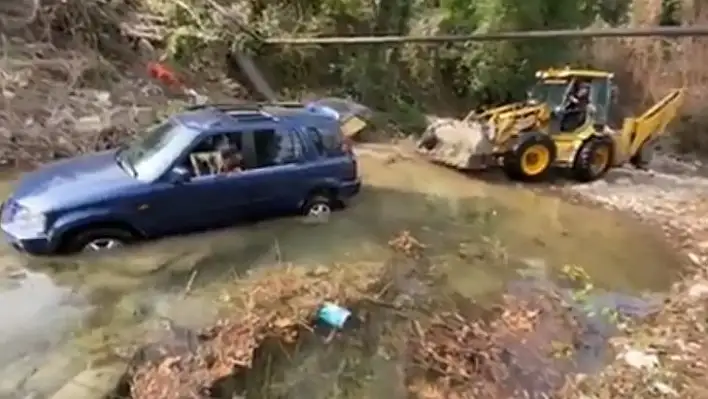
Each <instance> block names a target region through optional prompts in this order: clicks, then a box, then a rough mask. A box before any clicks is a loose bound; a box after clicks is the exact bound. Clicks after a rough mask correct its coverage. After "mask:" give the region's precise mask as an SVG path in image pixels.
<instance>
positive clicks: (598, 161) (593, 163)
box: [590, 146, 610, 174]
mask: <svg viewBox="0 0 708 399" xmlns="http://www.w3.org/2000/svg"><path fill="white" fill-rule="evenodd" d="M609 162H610V149H609V148H607V147H606V146H603V147H600V148H598V149H597V150H596V151H595V153H594V154H593V155H592V159H591V160H590V168H591V169H592V173H593V174H599V173H602V171H603V170H605V168H606V167H607V164H608V163H609Z"/></svg>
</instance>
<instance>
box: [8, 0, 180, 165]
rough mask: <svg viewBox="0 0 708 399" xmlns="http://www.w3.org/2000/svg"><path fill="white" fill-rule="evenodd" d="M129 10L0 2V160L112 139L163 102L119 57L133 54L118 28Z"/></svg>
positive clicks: (75, 149)
mask: <svg viewBox="0 0 708 399" xmlns="http://www.w3.org/2000/svg"><path fill="white" fill-rule="evenodd" d="M25 3H26V4H25ZM130 8H131V6H130V4H129V2H124V1H119V2H112V3H110V4H100V3H98V2H88V3H86V2H79V1H75V0H70V1H49V2H39V1H36V2H31V1H28V2H22V1H12V2H7V4H4V5H3V7H2V10H0V15H1V16H2V17H3V18H1V19H0V20H1V21H2V24H3V28H4V29H3V30H2V31H1V32H2V35H0V40H1V41H2V54H1V56H0V95H1V98H0V102H1V107H0V122H1V123H0V124H1V125H2V127H0V162H2V163H4V164H8V163H10V164H26V163H35V162H41V161H46V160H49V159H54V158H58V157H63V156H67V155H72V154H76V153H81V152H87V151H94V150H99V149H103V148H106V147H107V146H110V145H115V143H116V141H117V140H118V139H119V138H120V139H123V140H124V139H125V138H126V135H127V136H128V137H129V136H130V133H131V131H132V128H133V127H134V126H135V124H136V123H138V122H142V123H145V122H146V121H149V119H150V116H149V115H148V114H149V113H150V110H149V109H147V108H145V105H147V104H150V103H152V102H155V101H159V102H165V101H166V99H165V97H164V96H161V95H160V90H159V88H156V87H154V86H152V85H150V84H146V83H145V82H142V81H140V80H139V79H134V78H135V77H139V75H136V73H135V72H140V71H131V70H130V68H131V65H130V64H125V63H123V62H121V61H120V60H129V59H134V58H135V51H134V50H133V48H132V47H131V46H132V45H131V43H130V42H129V41H128V40H127V39H126V38H125V37H123V36H122V35H121V33H120V27H119V26H118V23H119V21H120V18H121V17H122V15H124V14H126V13H128V12H130ZM23 11H26V12H27V13H26V15H25V14H22V12H23Z"/></svg>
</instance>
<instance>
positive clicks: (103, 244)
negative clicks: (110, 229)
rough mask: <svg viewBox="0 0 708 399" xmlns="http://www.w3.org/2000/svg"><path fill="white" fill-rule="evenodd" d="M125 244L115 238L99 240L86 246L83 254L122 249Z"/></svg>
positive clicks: (92, 241)
mask: <svg viewBox="0 0 708 399" xmlns="http://www.w3.org/2000/svg"><path fill="white" fill-rule="evenodd" d="M122 246H123V242H122V241H120V240H118V239H115V238H97V239H94V240H91V241H90V242H88V243H87V244H86V245H85V246H84V250H83V252H101V251H106V250H109V249H116V248H121V247H122Z"/></svg>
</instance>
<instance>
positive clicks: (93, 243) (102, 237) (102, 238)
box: [64, 228, 134, 253]
mask: <svg viewBox="0 0 708 399" xmlns="http://www.w3.org/2000/svg"><path fill="white" fill-rule="evenodd" d="M133 239H134V237H133V234H131V233H130V232H129V231H126V230H123V229H118V228H95V229H88V230H84V231H81V232H79V233H77V234H75V235H73V236H72V237H70V238H69V239H68V240H67V242H66V244H65V246H64V251H65V252H68V253H76V252H87V253H93V252H104V251H108V250H113V249H118V248H121V247H124V246H125V245H127V244H129V243H130V242H132V241H133Z"/></svg>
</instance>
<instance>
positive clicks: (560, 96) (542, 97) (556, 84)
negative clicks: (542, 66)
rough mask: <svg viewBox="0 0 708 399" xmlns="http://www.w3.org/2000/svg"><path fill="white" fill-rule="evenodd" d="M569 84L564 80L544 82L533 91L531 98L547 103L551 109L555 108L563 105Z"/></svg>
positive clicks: (539, 83) (540, 82)
mask: <svg viewBox="0 0 708 399" xmlns="http://www.w3.org/2000/svg"><path fill="white" fill-rule="evenodd" d="M568 84H569V82H568V81H567V80H563V79H546V80H542V81H539V82H538V83H536V85H535V86H534V87H533V89H531V95H530V96H531V98H532V99H534V100H536V101H540V102H545V103H546V104H548V105H549V106H550V107H551V108H554V107H557V106H559V105H562V104H563V100H564V99H565V93H566V91H567V89H568Z"/></svg>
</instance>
